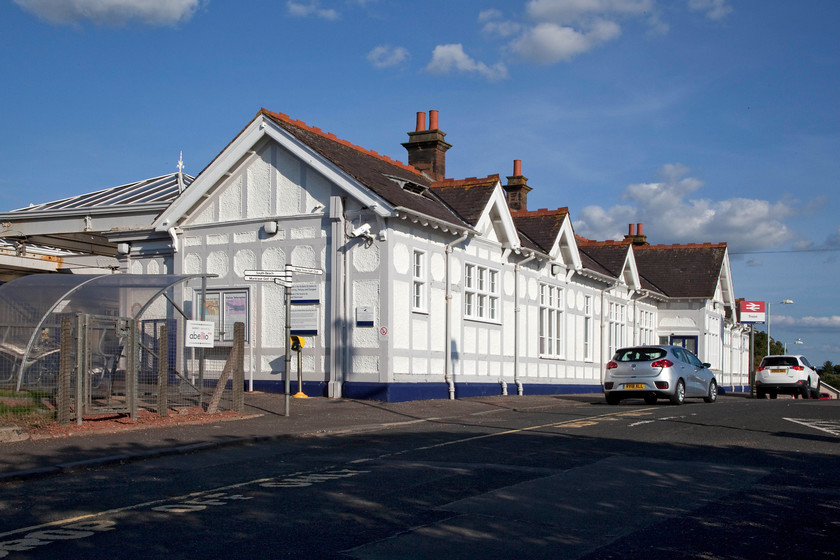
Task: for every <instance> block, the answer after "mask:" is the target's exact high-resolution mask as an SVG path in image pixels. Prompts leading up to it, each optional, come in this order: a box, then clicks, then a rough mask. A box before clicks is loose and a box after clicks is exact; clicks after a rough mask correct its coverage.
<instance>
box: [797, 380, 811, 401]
mask: <svg viewBox="0 0 840 560" xmlns="http://www.w3.org/2000/svg"><path fill="white" fill-rule="evenodd" d="M800 395H802V398H803V399H809V398H811V380H810V379H809V380H808V381H807V382H805V385H804V386H803V387H802V392H801V393H800Z"/></svg>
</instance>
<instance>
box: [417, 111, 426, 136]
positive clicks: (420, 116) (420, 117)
mask: <svg viewBox="0 0 840 560" xmlns="http://www.w3.org/2000/svg"><path fill="white" fill-rule="evenodd" d="M415 130H416V132H423V131H424V130H426V113H425V112H424V111H417V128H416V129H415Z"/></svg>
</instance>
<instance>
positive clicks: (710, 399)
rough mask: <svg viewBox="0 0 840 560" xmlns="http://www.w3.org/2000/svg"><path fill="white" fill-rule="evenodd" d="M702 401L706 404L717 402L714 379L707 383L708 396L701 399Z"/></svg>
mask: <svg viewBox="0 0 840 560" xmlns="http://www.w3.org/2000/svg"><path fill="white" fill-rule="evenodd" d="M703 400H704V401H706V402H707V403H713V402H715V401H716V400H717V383H715V380H714V379H712V380H711V381H710V382H709V394H708V396H705V397H703Z"/></svg>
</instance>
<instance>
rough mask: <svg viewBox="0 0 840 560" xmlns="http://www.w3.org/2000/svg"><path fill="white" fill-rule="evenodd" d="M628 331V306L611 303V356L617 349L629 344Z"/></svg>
mask: <svg viewBox="0 0 840 560" xmlns="http://www.w3.org/2000/svg"><path fill="white" fill-rule="evenodd" d="M626 329H627V306H626V305H623V304H621V303H615V302H610V345H609V354H610V356H612V355H613V354H615V351H616V350H617V349H619V348H621V347H622V346H624V345H626V344H627V339H626Z"/></svg>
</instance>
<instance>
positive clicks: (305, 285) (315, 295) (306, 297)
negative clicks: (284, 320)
mask: <svg viewBox="0 0 840 560" xmlns="http://www.w3.org/2000/svg"><path fill="white" fill-rule="evenodd" d="M292 303H295V304H303V303H321V297H320V292H319V290H318V284H316V283H314V282H301V283H297V284H293V285H292Z"/></svg>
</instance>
